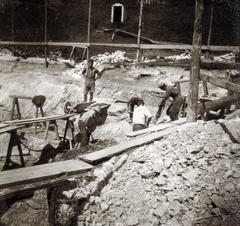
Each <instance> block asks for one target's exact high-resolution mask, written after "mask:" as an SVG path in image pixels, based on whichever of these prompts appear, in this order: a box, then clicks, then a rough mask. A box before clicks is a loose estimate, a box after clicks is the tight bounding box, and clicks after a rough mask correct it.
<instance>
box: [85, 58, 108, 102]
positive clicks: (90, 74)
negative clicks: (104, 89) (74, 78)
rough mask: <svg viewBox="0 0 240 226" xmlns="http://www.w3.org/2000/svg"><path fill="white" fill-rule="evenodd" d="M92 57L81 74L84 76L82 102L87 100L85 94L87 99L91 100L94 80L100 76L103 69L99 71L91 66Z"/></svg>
mask: <svg viewBox="0 0 240 226" xmlns="http://www.w3.org/2000/svg"><path fill="white" fill-rule="evenodd" d="M93 63H94V62H93V59H90V60H89V63H88V67H87V68H84V69H83V71H82V74H83V76H84V78H85V84H84V90H83V96H84V102H87V95H88V93H89V94H90V96H89V101H92V100H93V93H94V92H95V81H96V80H97V79H99V78H100V77H101V76H102V73H103V71H104V69H103V70H102V71H101V72H100V71H99V70H98V69H96V68H95V67H93Z"/></svg>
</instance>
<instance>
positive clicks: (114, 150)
mask: <svg viewBox="0 0 240 226" xmlns="http://www.w3.org/2000/svg"><path fill="white" fill-rule="evenodd" d="M178 128H179V127H178V126H176V127H174V128H169V129H166V130H163V131H160V132H156V133H153V134H149V135H145V136H141V137H138V138H135V139H133V140H130V141H126V142H124V143H121V144H118V145H115V146H112V147H108V148H105V149H103V150H100V151H95V152H93V153H90V154H87V155H83V156H79V158H80V159H82V160H83V161H85V162H89V163H94V162H98V161H102V160H104V159H108V158H111V157H112V156H115V155H119V154H121V153H123V152H124V151H126V150H128V149H130V148H134V147H138V146H141V145H144V144H149V143H152V142H154V141H155V140H160V139H161V138H162V137H163V136H166V135H168V134H170V133H173V132H175V131H176V130H177V129H178Z"/></svg>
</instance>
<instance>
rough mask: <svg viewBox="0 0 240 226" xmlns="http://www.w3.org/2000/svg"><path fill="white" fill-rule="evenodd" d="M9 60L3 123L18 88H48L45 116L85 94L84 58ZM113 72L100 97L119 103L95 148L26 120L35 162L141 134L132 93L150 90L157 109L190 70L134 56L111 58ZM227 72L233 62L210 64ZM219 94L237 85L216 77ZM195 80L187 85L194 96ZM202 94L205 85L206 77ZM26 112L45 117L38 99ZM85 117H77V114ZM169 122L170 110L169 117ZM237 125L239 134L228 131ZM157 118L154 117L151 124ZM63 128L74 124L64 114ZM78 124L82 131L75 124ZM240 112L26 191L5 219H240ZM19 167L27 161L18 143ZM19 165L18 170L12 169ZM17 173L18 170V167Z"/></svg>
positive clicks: (30, 161) (28, 154) (27, 147)
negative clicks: (64, 140)
mask: <svg viewBox="0 0 240 226" xmlns="http://www.w3.org/2000/svg"><path fill="white" fill-rule="evenodd" d="M10 59H11V58H9V59H4V60H2V61H0V64H1V67H0V68H1V70H0V75H1V76H0V85H1V89H0V92H1V95H0V102H1V105H0V121H1V122H2V121H6V120H9V118H10V112H11V107H12V99H11V98H9V95H10V94H16V95H26V96H35V95H45V96H46V102H45V103H44V107H43V109H44V112H45V115H54V114H63V113H64V112H63V108H64V104H65V102H66V101H70V102H71V104H72V106H74V104H76V103H81V102H82V100H83V92H82V90H83V78H82V76H81V68H82V66H78V65H75V68H70V67H69V66H67V64H66V63H62V62H56V61H51V62H50V64H49V67H48V68H45V66H44V64H43V61H41V60H40V59H38V62H36V59H35V60H31V59H27V60H15V59H14V60H13V59H11V60H10ZM98 66H99V68H100V69H102V68H103V67H105V68H107V70H106V71H105V72H104V73H103V76H102V77H101V78H100V79H99V80H98V81H97V83H96V92H95V94H94V95H95V96H94V100H95V101H96V102H101V103H102V102H104V103H109V104H111V106H110V108H109V111H108V118H107V120H106V123H105V124H104V125H102V126H101V127H98V128H97V130H96V131H95V132H94V133H93V137H94V139H96V140H97V142H96V143H91V144H90V145H89V147H88V148H87V150H84V151H83V150H76V149H73V150H68V149H63V148H59V146H58V145H59V142H58V141H57V140H56V139H55V136H54V133H52V132H50V133H49V136H48V138H47V140H45V139H44V127H43V126H42V125H39V126H38V133H37V134H34V127H28V128H23V129H22V130H21V137H22V142H23V144H24V146H23V152H24V160H25V162H26V166H27V167H28V166H32V165H36V164H44V163H45V164H51V162H55V161H63V160H67V159H75V158H79V157H80V158H81V156H82V155H84V154H87V153H90V152H94V151H96V150H101V149H103V148H105V147H109V146H113V145H116V144H119V143H122V142H126V141H129V140H133V139H134V138H129V137H127V136H126V134H127V133H129V132H131V124H129V123H128V113H127V109H126V103H123V101H126V100H127V98H128V97H129V96H130V94H131V93H132V92H134V91H139V92H142V93H143V97H144V100H145V105H146V106H147V107H148V108H149V110H150V112H151V113H152V115H155V113H156V111H157V103H158V101H159V90H157V89H156V86H157V82H158V81H160V80H167V81H168V82H171V81H174V79H176V78H177V77H178V76H180V75H181V76H182V77H183V78H189V74H190V72H189V68H187V67H185V68H183V67H168V66H161V67H160V66H154V67H148V66H137V67H136V66H134V65H133V64H130V63H125V64H124V63H122V62H121V63H119V64H118V63H117V64H116V63H115V64H110V63H104V64H101V65H98ZM204 72H205V73H208V74H211V75H213V76H216V77H218V78H225V76H226V70H221V71H219V70H212V71H204ZM208 88H209V91H210V94H214V95H216V96H217V97H221V96H224V95H226V93H227V91H226V90H224V89H220V88H217V87H215V86H213V85H209V87H208ZM188 89H189V83H188V82H185V83H181V90H182V93H183V95H185V96H187V95H188ZM199 90H200V95H201V94H202V87H201V84H200V89H199ZM20 111H21V114H22V117H23V118H31V117H34V115H35V106H34V105H33V104H32V102H31V100H20ZM77 120H78V116H76V122H77ZM166 120H168V117H167V116H166V115H165V113H164V112H163V116H162V122H163V123H164V121H166ZM226 125H227V128H231V133H229V131H227V130H226ZM152 126H154V123H153V122H151V124H150V127H152ZM58 128H59V132H60V134H61V133H63V128H64V125H62V124H61V122H59V125H58ZM75 131H78V128H77V123H75ZM239 131H240V118H239V117H238V116H236V117H233V118H232V119H229V120H225V119H219V120H212V121H203V120H201V119H200V120H198V121H197V122H194V123H185V124H183V125H179V126H177V127H176V130H174V131H173V132H172V133H170V134H169V135H167V136H164V137H163V138H162V139H160V140H157V141H153V142H152V143H150V144H148V145H144V146H141V147H136V148H133V149H130V150H128V151H126V152H125V153H123V154H121V155H119V156H114V157H112V158H111V159H109V160H106V161H104V162H100V163H99V164H94V168H93V169H92V170H91V171H89V172H86V173H84V174H81V175H75V176H74V177H71V178H68V180H66V181H65V182H63V183H62V184H61V185H59V186H58V187H56V188H53V189H50V190H47V189H44V190H39V191H36V192H35V193H34V194H33V196H31V195H30V196H29V197H25V198H24V199H20V200H17V199H13V200H5V201H4V202H2V203H1V207H0V209H1V215H0V217H1V225H7V226H10V225H11V226H18V225H26V226H28V225H29V226H30V225H44V226H48V225H79V226H80V225H82V226H84V225H86V226H88V225H89V226H90V225H91V226H95V225H97V226H101V225H114V226H115V225H116V226H125V225H142V226H143V225H144V226H145V225H146V226H148V225H152V226H153V225H154V226H155V225H156V226H157V225H169V226H170V225H174V226H175V225H177V226H178V225H184V226H188V225H189V226H193V225H194V226H195V225H206V226H208V225H224V226H229V225H232V226H237V225H239V222H240V212H239V211H240V208H239V207H240V170H239V166H240V159H239V156H240V144H239V140H238V139H237V137H238V136H240V132H239ZM0 139H1V149H0V154H1V158H0V166H1V167H3V165H4V161H5V156H6V150H7V145H8V139H9V135H5V134H3V135H1V138H0ZM13 154H14V156H13V157H12V161H13V162H14V163H15V164H13V165H12V167H10V168H14V167H15V166H17V165H18V164H19V163H20V162H19V156H17V151H16V150H14V152H13ZM9 170H11V169H9ZM9 172H10V171H9Z"/></svg>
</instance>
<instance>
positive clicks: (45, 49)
mask: <svg viewBox="0 0 240 226" xmlns="http://www.w3.org/2000/svg"><path fill="white" fill-rule="evenodd" d="M44 56H45V65H46V67H48V61H47V0H45V46H44Z"/></svg>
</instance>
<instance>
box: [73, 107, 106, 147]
mask: <svg viewBox="0 0 240 226" xmlns="http://www.w3.org/2000/svg"><path fill="white" fill-rule="evenodd" d="M100 114H101V107H100V106H95V107H94V108H93V109H90V110H88V111H87V112H85V113H83V114H82V116H81V117H80V118H79V120H78V128H79V130H80V133H79V134H78V135H77V137H78V139H76V140H77V143H80V144H81V147H85V146H86V145H88V144H89V140H90V136H91V134H92V132H94V131H95V129H96V128H97V125H98V115H100Z"/></svg>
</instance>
